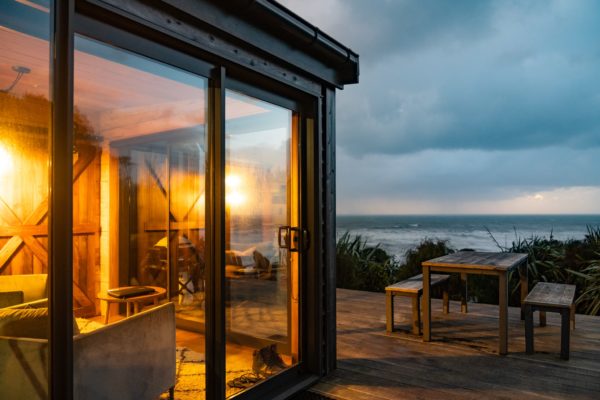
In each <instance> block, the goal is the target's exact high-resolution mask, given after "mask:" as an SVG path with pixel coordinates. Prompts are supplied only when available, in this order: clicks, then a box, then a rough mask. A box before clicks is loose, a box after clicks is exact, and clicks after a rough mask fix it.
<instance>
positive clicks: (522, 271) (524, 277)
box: [519, 262, 529, 320]
mask: <svg viewBox="0 0 600 400" xmlns="http://www.w3.org/2000/svg"><path fill="white" fill-rule="evenodd" d="M528 275H529V268H528V265H527V262H524V263H522V264H521V265H519V278H520V281H521V320H523V319H525V307H524V306H523V301H525V297H527V294H528V293H529V283H528V282H529V278H528Z"/></svg>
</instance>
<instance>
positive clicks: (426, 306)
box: [422, 266, 431, 342]
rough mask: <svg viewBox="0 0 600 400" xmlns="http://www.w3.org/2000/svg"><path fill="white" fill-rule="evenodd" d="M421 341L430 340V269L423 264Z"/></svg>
mask: <svg viewBox="0 0 600 400" xmlns="http://www.w3.org/2000/svg"><path fill="white" fill-rule="evenodd" d="M422 300H423V341H424V342H430V341H431V270H430V268H429V267H426V266H423V296H422Z"/></svg>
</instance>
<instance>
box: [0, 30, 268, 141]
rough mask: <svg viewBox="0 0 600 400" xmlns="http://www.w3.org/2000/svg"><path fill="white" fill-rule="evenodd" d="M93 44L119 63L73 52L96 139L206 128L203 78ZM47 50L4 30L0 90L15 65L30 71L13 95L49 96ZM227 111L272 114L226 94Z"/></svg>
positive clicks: (78, 100) (80, 98)
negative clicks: (149, 67) (137, 65)
mask: <svg viewBox="0 0 600 400" xmlns="http://www.w3.org/2000/svg"><path fill="white" fill-rule="evenodd" d="M79 40H83V41H88V42H91V41H89V40H88V39H78V41H79ZM91 43H92V44H93V45H94V46H99V47H102V48H104V52H103V54H110V55H111V56H114V59H115V60H118V61H119V62H115V61H111V60H109V59H107V58H104V57H100V56H97V55H94V54H90V53H87V52H84V51H80V50H76V51H75V55H74V60H75V75H74V103H75V107H76V108H77V110H78V111H79V113H81V114H82V115H83V116H85V118H87V120H88V121H89V122H90V125H91V126H92V128H93V133H94V134H95V135H98V136H101V137H104V139H105V140H108V141H112V140H117V139H124V138H131V137H136V136H141V135H147V134H153V133H159V132H168V131H173V130H180V129H186V128H194V127H198V126H199V125H203V124H205V122H206V115H205V112H206V98H207V93H206V86H207V81H206V80H205V79H204V78H202V77H198V76H194V75H192V74H190V73H187V72H185V71H182V70H179V69H175V68H173V67H170V66H167V65H164V64H160V63H158V62H154V61H150V60H148V59H145V58H144V57H141V56H138V55H135V54H133V53H129V52H125V51H123V50H120V49H116V48H113V47H109V46H107V45H103V44H100V43H97V42H91ZM49 52H50V50H49V46H48V42H46V41H45V40H42V39H39V38H36V37H33V36H30V35H26V34H23V33H21V32H17V31H14V30H11V29H8V28H5V27H1V26H0V89H3V88H6V87H8V86H9V85H10V84H11V83H12V82H13V81H14V79H15V77H16V72H15V71H13V69H12V67H13V66H24V67H27V68H29V69H30V70H31V72H30V73H28V74H25V75H24V76H23V77H22V79H21V80H20V81H19V83H18V84H17V85H16V86H15V87H14V89H13V90H12V91H11V93H12V94H14V95H19V96H22V95H24V94H35V95H40V96H43V97H45V98H48V97H49ZM124 60H125V62H124ZM126 60H133V61H138V62H140V63H145V64H148V63H150V64H153V68H152V72H148V71H147V70H142V69H139V68H135V67H133V66H131V65H132V64H135V62H134V63H129V65H128V63H127V62H126ZM179 78H185V79H179ZM226 107H227V118H228V119H230V120H231V119H237V118H241V117H248V116H252V115H259V114H264V113H268V112H269V111H270V110H269V109H267V108H264V107H261V105H260V104H259V103H257V102H251V101H247V100H246V99H244V98H243V97H235V96H228V98H227V102H226Z"/></svg>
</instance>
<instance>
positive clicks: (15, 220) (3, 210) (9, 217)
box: [0, 197, 21, 236]
mask: <svg viewBox="0 0 600 400" xmlns="http://www.w3.org/2000/svg"><path fill="white" fill-rule="evenodd" d="M0 218H2V219H3V220H4V221H5V222H6V223H7V224H9V225H21V220H20V219H19V217H17V215H16V214H15V212H14V211H13V210H12V208H10V207H9V206H8V204H6V202H5V201H4V199H2V198H1V197H0ZM11 236H12V235H11Z"/></svg>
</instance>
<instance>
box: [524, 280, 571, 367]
mask: <svg viewBox="0 0 600 400" xmlns="http://www.w3.org/2000/svg"><path fill="white" fill-rule="evenodd" d="M574 298H575V285H564V284H559V283H547V282H538V284H537V285H535V287H534V288H533V290H532V291H531V293H529V294H528V295H527V297H526V298H525V300H524V301H523V305H524V306H525V349H526V350H525V351H526V352H527V354H533V352H534V349H533V347H534V346H533V312H534V311H539V312H540V326H545V325H546V311H549V312H557V313H560V315H561V334H560V358H562V359H563V360H568V359H569V342H570V336H571V327H570V321H569V320H573V329H575V303H574V302H573V300H574Z"/></svg>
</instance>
